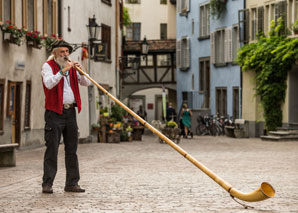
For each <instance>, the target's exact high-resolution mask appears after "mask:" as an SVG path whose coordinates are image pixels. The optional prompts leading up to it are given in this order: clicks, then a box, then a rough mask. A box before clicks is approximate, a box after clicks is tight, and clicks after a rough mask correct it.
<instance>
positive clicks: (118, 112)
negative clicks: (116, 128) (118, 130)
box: [111, 104, 125, 121]
mask: <svg viewBox="0 0 298 213" xmlns="http://www.w3.org/2000/svg"><path fill="white" fill-rule="evenodd" d="M124 114H125V110H124V109H123V108H122V107H121V106H120V105H119V104H114V105H113V106H112V107H111V118H114V119H115V121H122V120H123V116H124Z"/></svg>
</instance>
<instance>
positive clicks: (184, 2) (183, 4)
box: [177, 0, 189, 16]
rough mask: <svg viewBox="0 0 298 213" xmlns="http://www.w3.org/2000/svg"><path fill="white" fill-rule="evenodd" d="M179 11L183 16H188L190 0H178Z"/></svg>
mask: <svg viewBox="0 0 298 213" xmlns="http://www.w3.org/2000/svg"><path fill="white" fill-rule="evenodd" d="M177 11H178V13H179V14H180V15H182V16H187V13H188V12H189V0H177Z"/></svg>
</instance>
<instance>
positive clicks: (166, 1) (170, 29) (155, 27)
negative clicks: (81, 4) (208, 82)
mask: <svg viewBox="0 0 298 213" xmlns="http://www.w3.org/2000/svg"><path fill="white" fill-rule="evenodd" d="M172 2H173V1H170V0H125V2H124V7H126V8H127V9H128V13H129V16H130V19H131V22H132V23H131V24H130V25H129V26H126V27H125V29H124V36H125V41H126V43H125V46H124V54H127V55H128V56H129V57H135V56H137V57H138V54H139V53H138V48H137V45H138V44H139V43H141V42H142V41H143V40H144V38H146V39H147V41H148V43H149V53H148V56H141V58H140V60H141V61H140V64H141V65H140V66H141V67H140V68H138V69H137V70H136V71H133V72H132V73H135V75H130V76H129V77H127V78H126V79H124V82H129V83H131V84H129V86H126V87H123V91H122V94H123V96H122V97H123V98H127V97H128V100H126V102H127V104H128V105H129V106H130V107H131V108H132V109H133V110H134V111H135V112H136V111H137V110H138V109H139V106H140V105H142V106H143V109H145V110H146V112H147V121H149V122H150V121H152V120H156V119H157V120H161V119H162V104H161V101H162V91H163V90H162V85H163V83H162V81H163V80H164V79H166V78H167V77H165V78H164V79H161V80H160V82H161V83H159V84H158V83H157V84H154V83H152V82H154V77H153V74H152V71H153V69H155V70H156V72H157V73H161V74H160V75H161V76H162V75H163V74H164V71H163V70H162V69H163V68H161V67H162V66H163V65H165V66H167V65H170V66H172V65H173V64H170V63H171V62H169V61H171V56H170V55H168V53H167V52H164V51H165V49H168V50H169V49H171V48H172V47H173V45H172V43H173V42H174V43H173V44H174V48H173V49H171V51H173V52H172V54H173V55H172V56H174V54H175V42H176V5H175V4H174V3H172ZM168 44H169V45H168ZM158 52H159V53H158ZM154 61H155V62H156V64H154V63H155V62H154ZM173 63H175V62H174V59H173ZM155 65H156V66H155ZM146 66H148V67H146ZM150 66H151V68H152V67H153V68H152V70H150ZM173 68H174V69H175V65H174V67H173ZM169 69H172V67H171V68H169ZM144 73H146V74H144ZM143 74H144V75H143ZM136 75H138V76H139V77H136ZM146 75H147V77H146ZM175 76H176V75H175V73H174V72H173V78H172V77H170V76H169V75H168V78H172V79H173V82H171V83H172V85H171V86H168V85H167V84H164V86H165V88H166V92H165V94H166V95H167V101H170V102H173V106H174V107H175V108H176V79H175ZM134 78H135V79H136V78H138V79H139V81H138V82H136V84H133V83H132V82H133V80H132V79H134ZM159 78H160V77H158V76H156V79H159ZM146 79H147V80H148V79H149V82H146ZM130 80H131V81H130ZM157 81H158V80H157ZM146 85H147V86H146Z"/></svg>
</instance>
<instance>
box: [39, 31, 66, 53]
mask: <svg viewBox="0 0 298 213" xmlns="http://www.w3.org/2000/svg"><path fill="white" fill-rule="evenodd" d="M60 39H62V38H61V37H58V36H57V35H55V34H52V35H50V36H48V37H45V38H44V43H43V44H44V46H45V48H46V49H47V50H48V51H51V49H52V44H53V43H54V41H56V40H60Z"/></svg>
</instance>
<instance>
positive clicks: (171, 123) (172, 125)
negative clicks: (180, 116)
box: [166, 120, 177, 128]
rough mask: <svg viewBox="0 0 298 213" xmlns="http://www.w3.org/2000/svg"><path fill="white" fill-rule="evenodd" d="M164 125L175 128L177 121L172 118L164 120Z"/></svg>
mask: <svg viewBox="0 0 298 213" xmlns="http://www.w3.org/2000/svg"><path fill="white" fill-rule="evenodd" d="M166 127H170V128H175V127H177V123H176V122H175V121H173V120H171V121H168V122H166Z"/></svg>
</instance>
